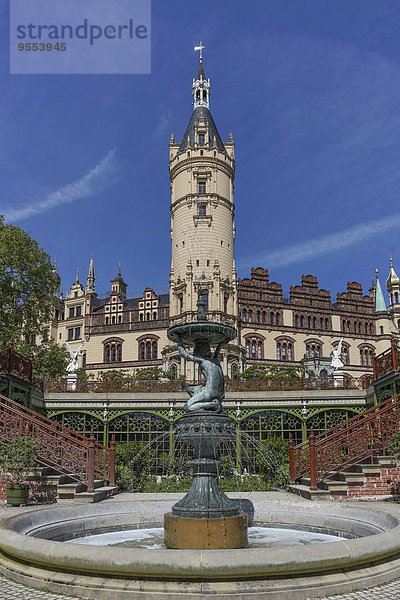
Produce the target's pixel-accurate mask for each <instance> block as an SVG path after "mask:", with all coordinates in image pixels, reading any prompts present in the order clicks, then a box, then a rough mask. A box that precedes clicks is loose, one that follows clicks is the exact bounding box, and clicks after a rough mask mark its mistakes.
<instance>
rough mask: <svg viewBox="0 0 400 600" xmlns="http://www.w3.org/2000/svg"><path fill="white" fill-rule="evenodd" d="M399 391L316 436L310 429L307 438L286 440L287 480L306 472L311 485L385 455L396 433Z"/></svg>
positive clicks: (399, 406)
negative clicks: (287, 445)
mask: <svg viewBox="0 0 400 600" xmlns="http://www.w3.org/2000/svg"><path fill="white" fill-rule="evenodd" d="M399 423H400V394H397V395H396V396H393V397H392V398H388V399H387V400H384V401H383V402H381V403H380V404H378V405H377V406H373V407H372V408H369V409H368V410H366V411H364V412H363V413H361V414H358V415H356V416H355V417H352V418H351V419H348V420H347V421H344V422H343V423H340V424H339V425H337V426H336V427H333V428H332V429H328V430H327V431H324V432H323V433H321V434H319V435H317V436H315V435H314V431H313V429H312V428H311V430H310V435H309V438H308V440H307V441H305V442H303V443H302V444H299V445H297V446H294V443H293V439H292V438H290V440H289V472H290V482H291V483H292V484H293V483H295V481H296V480H297V479H299V478H300V477H303V476H304V475H307V474H309V476H310V484H311V485H310V487H311V489H312V490H316V489H317V484H318V483H319V482H320V481H322V480H323V479H326V478H328V477H330V476H332V475H334V474H335V473H337V472H338V471H341V470H342V469H344V468H346V467H348V466H350V465H352V464H357V463H359V462H361V461H363V460H366V459H370V460H371V461H373V458H374V456H375V455H376V454H385V453H386V450H387V447H388V445H389V444H390V442H391V441H392V440H393V439H394V437H395V436H396V435H397V434H398V433H399Z"/></svg>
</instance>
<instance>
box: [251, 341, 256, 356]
mask: <svg viewBox="0 0 400 600" xmlns="http://www.w3.org/2000/svg"><path fill="white" fill-rule="evenodd" d="M255 357H256V342H255V340H252V342H251V358H255Z"/></svg>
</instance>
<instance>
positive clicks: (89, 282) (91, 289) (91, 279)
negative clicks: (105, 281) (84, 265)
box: [85, 254, 96, 294]
mask: <svg viewBox="0 0 400 600" xmlns="http://www.w3.org/2000/svg"><path fill="white" fill-rule="evenodd" d="M95 281H96V277H95V275H94V262H93V254H92V256H91V258H90V264H89V272H88V276H87V278H86V289H85V293H86V294H94V293H95V291H96V290H95Z"/></svg>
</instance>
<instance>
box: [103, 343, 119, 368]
mask: <svg viewBox="0 0 400 600" xmlns="http://www.w3.org/2000/svg"><path fill="white" fill-rule="evenodd" d="M122 342H123V340H121V339H120V338H109V339H107V340H104V342H103V344H104V362H105V363H113V362H121V361H122Z"/></svg>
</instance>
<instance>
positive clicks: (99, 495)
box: [74, 485, 119, 504]
mask: <svg viewBox="0 0 400 600" xmlns="http://www.w3.org/2000/svg"><path fill="white" fill-rule="evenodd" d="M118 492H119V487H118V486H109V485H108V486H104V487H99V488H97V489H95V491H94V492H92V493H89V492H80V493H77V494H75V496H74V503H75V502H76V503H77V504H88V503H91V502H100V501H101V500H105V499H106V498H110V497H111V496H114V495H115V494H117V493H118Z"/></svg>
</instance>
